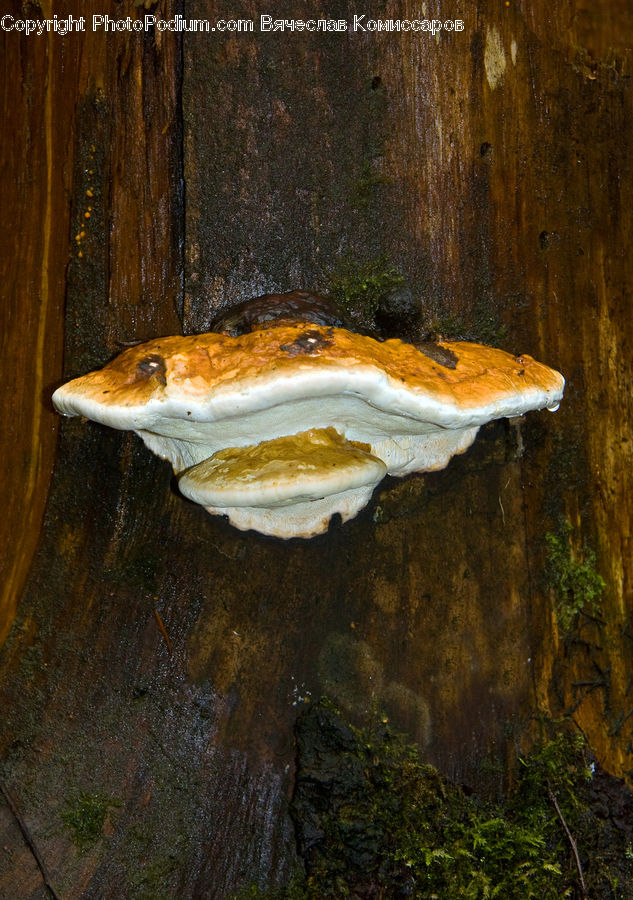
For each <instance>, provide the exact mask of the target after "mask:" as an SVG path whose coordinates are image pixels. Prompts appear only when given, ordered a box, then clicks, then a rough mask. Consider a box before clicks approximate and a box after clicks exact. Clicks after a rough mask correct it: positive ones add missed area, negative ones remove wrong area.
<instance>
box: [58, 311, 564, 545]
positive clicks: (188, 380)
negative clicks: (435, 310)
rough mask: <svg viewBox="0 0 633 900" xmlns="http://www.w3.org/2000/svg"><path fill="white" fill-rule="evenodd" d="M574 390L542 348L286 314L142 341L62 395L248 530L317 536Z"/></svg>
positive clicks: (69, 406) (65, 405)
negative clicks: (387, 331)
mask: <svg viewBox="0 0 633 900" xmlns="http://www.w3.org/2000/svg"><path fill="white" fill-rule="evenodd" d="M563 388H564V379H563V377H562V376H561V375H560V374H559V373H558V372H556V371H554V370H553V369H550V368H548V367H547V366H545V365H542V364H541V363H538V362H536V361H535V360H533V359H532V358H531V357H530V356H519V357H515V356H512V355H511V354H509V353H506V352H504V351H502V350H496V349H493V348H491V347H485V346H482V345H480V344H472V343H466V342H461V341H460V342H447V341H442V342H440V343H426V344H418V345H413V344H409V343H405V342H404V341H401V340H397V339H393V340H387V341H382V342H381V341H377V340H375V339H374V338H372V337H367V336H365V335H360V334H355V333H353V332H351V331H348V330H346V329H344V328H336V327H330V326H323V325H314V324H308V323H305V322H304V323H292V324H289V323H287V322H285V323H284V322H282V323H279V324H274V325H271V326H269V327H262V328H259V329H257V330H254V331H251V332H250V333H248V334H243V335H241V336H237V337H231V336H229V335H227V334H217V333H209V334H200V335H194V336H190V337H165V338H159V339H157V340H154V341H150V342H148V343H145V344H139V345H137V346H135V347H131V348H130V349H128V350H126V351H125V352H123V353H122V354H121V355H120V356H118V357H116V359H114V360H113V361H112V362H110V363H109V364H108V365H106V366H105V367H104V368H103V369H100V370H99V371H96V372H91V373H90V374H88V375H85V376H83V377H81V378H76V379H75V380H74V381H70V382H69V383H68V384H65V385H63V386H62V387H60V388H59V389H58V390H57V391H55V393H54V395H53V402H54V405H55V407H56V408H57V410H58V411H59V412H61V413H63V414H64V415H67V416H74V415H79V416H85V417H87V418H88V419H92V420H94V421H96V422H100V423H102V424H104V425H108V426H110V427H112V428H118V429H123V430H132V431H135V432H136V433H137V434H138V435H139V436H140V437H141V438H142V439H143V441H144V442H145V444H146V445H147V446H148V447H149V449H150V450H152V451H153V452H154V453H156V454H157V455H158V456H160V457H162V458H163V459H168V460H169V461H170V462H171V464H172V466H173V468H174V471H175V472H176V475H177V476H178V481H179V487H180V490H181V492H182V493H183V494H184V495H185V496H186V497H188V498H189V499H191V500H193V501H195V502H196V503H199V504H201V505H202V506H204V507H205V508H206V509H207V510H208V511H209V512H210V513H213V514H220V515H226V516H228V518H229V520H230V521H231V522H232V524H233V525H235V526H236V527H237V528H240V529H243V530H246V529H251V528H252V529H255V530H256V531H259V532H262V533H263V534H269V535H274V536H277V537H280V538H291V537H305V538H307V537H312V536H314V535H316V534H320V533H322V532H324V531H326V530H327V527H328V523H329V521H330V518H331V517H332V515H334V514H335V513H338V514H339V515H340V516H341V517H342V519H343V521H345V520H347V519H349V518H352V517H353V516H355V515H356V514H357V513H358V512H359V510H361V509H362V508H363V507H364V506H365V505H366V503H367V502H368V500H369V498H370V497H371V494H372V491H373V489H374V487H375V486H376V485H377V484H378V482H379V481H380V480H381V479H382V478H383V477H384V475H386V474H390V475H396V476H401V475H406V474H408V473H411V472H427V471H431V470H436V469H442V468H444V467H445V466H446V465H447V463H448V462H449V460H450V459H451V457H452V456H454V455H455V454H457V453H463V452H464V451H465V450H466V449H467V448H468V447H469V446H470V445H471V444H472V442H473V440H474V439H475V436H476V434H477V431H478V429H479V427H480V426H481V425H483V424H484V423H486V422H489V421H492V420H493V419H499V418H502V417H505V416H519V415H522V414H523V413H526V412H528V411H529V410H534V409H543V408H549V409H555V408H556V407H557V406H558V404H559V402H560V400H561V397H562V394H563Z"/></svg>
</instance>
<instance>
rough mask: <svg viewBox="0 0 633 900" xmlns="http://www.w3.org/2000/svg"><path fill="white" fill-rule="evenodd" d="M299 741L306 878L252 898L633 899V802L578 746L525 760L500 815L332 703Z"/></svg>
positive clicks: (385, 729) (383, 729)
mask: <svg viewBox="0 0 633 900" xmlns="http://www.w3.org/2000/svg"><path fill="white" fill-rule="evenodd" d="M296 734H297V749H298V771H297V780H296V788H295V794H294V797H293V801H292V807H291V811H292V815H293V819H294V822H295V827H296V835H297V843H298V850H299V854H300V856H301V859H302V860H303V863H304V865H305V873H304V876H303V878H296V877H295V879H294V880H293V882H292V883H291V884H290V885H289V886H288V887H287V888H276V889H274V890H273V891H269V892H268V893H265V892H264V893H262V892H261V891H259V890H258V889H257V888H256V887H252V888H250V889H248V890H247V891H246V892H245V893H243V894H242V895H241V896H243V897H252V898H257V897H259V898H264V897H266V898H269V900H273V898H275V900H299V898H310V900H316V898H319V900H325V898H336V900H342V898H365V900H373V898H376V900H378V898H382V900H387V898H393V900H400V898H420V900H421V898H442V900H452V898H469V900H480V898H481V900H484V898H503V900H513V898H516V900H531V898H534V900H536V898H538V900H561V898H564V897H569V898H583V897H591V898H592V900H602V898H610V900H627V898H631V897H633V844H632V840H633V792H632V791H631V790H630V789H629V788H627V787H626V785H624V783H623V782H621V781H620V780H619V779H616V778H614V777H612V776H610V775H608V774H607V773H605V772H602V771H601V770H600V768H599V766H598V765H597V763H596V762H595V760H593V759H592V757H591V754H590V753H589V751H588V749H587V748H586V746H585V745H584V743H583V741H582V740H580V739H578V738H577V737H575V736H565V735H560V734H559V735H555V736H554V737H553V738H552V739H551V740H548V741H544V742H543V743H542V744H541V745H540V746H539V747H537V748H536V750H535V751H534V753H533V754H531V755H530V756H527V757H525V758H523V759H521V760H520V764H519V767H518V769H519V771H518V774H517V780H516V782H515V784H514V787H513V789H512V790H511V791H509V792H508V795H507V796H506V797H505V798H504V799H503V800H500V801H497V802H492V801H490V800H485V799H482V798H479V797H477V796H476V795H474V794H470V795H468V794H467V793H466V792H465V791H464V790H462V789H461V788H460V787H459V786H457V785H455V784H452V783H451V782H449V781H448V780H447V779H446V778H444V777H442V776H441V775H440V774H439V773H438V772H437V770H436V769H434V768H433V767H431V766H429V765H425V764H424V763H422V762H421V761H420V759H419V756H418V752H417V750H416V749H415V748H413V747H411V746H410V745H409V744H408V743H407V742H406V741H405V740H404V739H403V737H402V736H400V735H398V734H395V733H394V732H393V731H392V730H391V729H390V728H389V726H388V725H387V724H385V723H384V722H383V721H382V720H380V719H378V720H377V722H376V723H375V724H374V725H373V726H372V727H371V728H366V729H362V730H358V729H355V728H353V727H351V726H350V725H347V724H346V723H345V722H343V721H342V719H341V718H340V716H339V715H338V713H337V711H336V710H335V709H334V708H333V707H332V706H331V705H330V704H329V703H324V702H321V703H319V704H315V705H314V706H312V707H311V708H310V709H309V710H308V711H307V712H306V713H304V714H303V715H302V716H301V717H300V719H299V720H298V723H297V728H296Z"/></svg>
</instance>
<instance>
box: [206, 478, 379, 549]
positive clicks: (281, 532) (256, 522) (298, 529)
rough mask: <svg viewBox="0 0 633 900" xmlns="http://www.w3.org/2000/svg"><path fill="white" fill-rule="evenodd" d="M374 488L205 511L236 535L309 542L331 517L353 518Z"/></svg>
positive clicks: (209, 508) (344, 519) (365, 503)
mask: <svg viewBox="0 0 633 900" xmlns="http://www.w3.org/2000/svg"><path fill="white" fill-rule="evenodd" d="M373 490H374V485H368V486H365V487H361V488H355V489H354V490H351V491H342V492H341V493H340V494H330V496H329V497H323V498H322V499H320V500H308V501H305V502H303V503H295V504H293V505H292V506H276V507H263V508H262V507H249V506H239V507H217V506H207V507H205V508H206V510H207V512H210V513H211V514H212V515H224V516H228V517H229V522H230V523H231V525H234V526H235V528H239V529H240V531H248V530H249V529H251V528H252V529H254V530H255V531H259V532H260V534H268V535H271V536H272V537H278V538H284V539H288V538H292V537H300V538H311V537H314V536H315V535H317V534H323V532H325V531H327V528H328V525H329V522H330V519H331V517H332V516H333V515H334V514H335V513H339V515H340V516H341V518H342V520H343V522H347V520H348V519H351V518H353V517H354V516H355V515H357V513H359V512H360V510H361V509H363V507H364V506H366V505H367V503H369V500H370V498H371V495H372V492H373Z"/></svg>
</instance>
